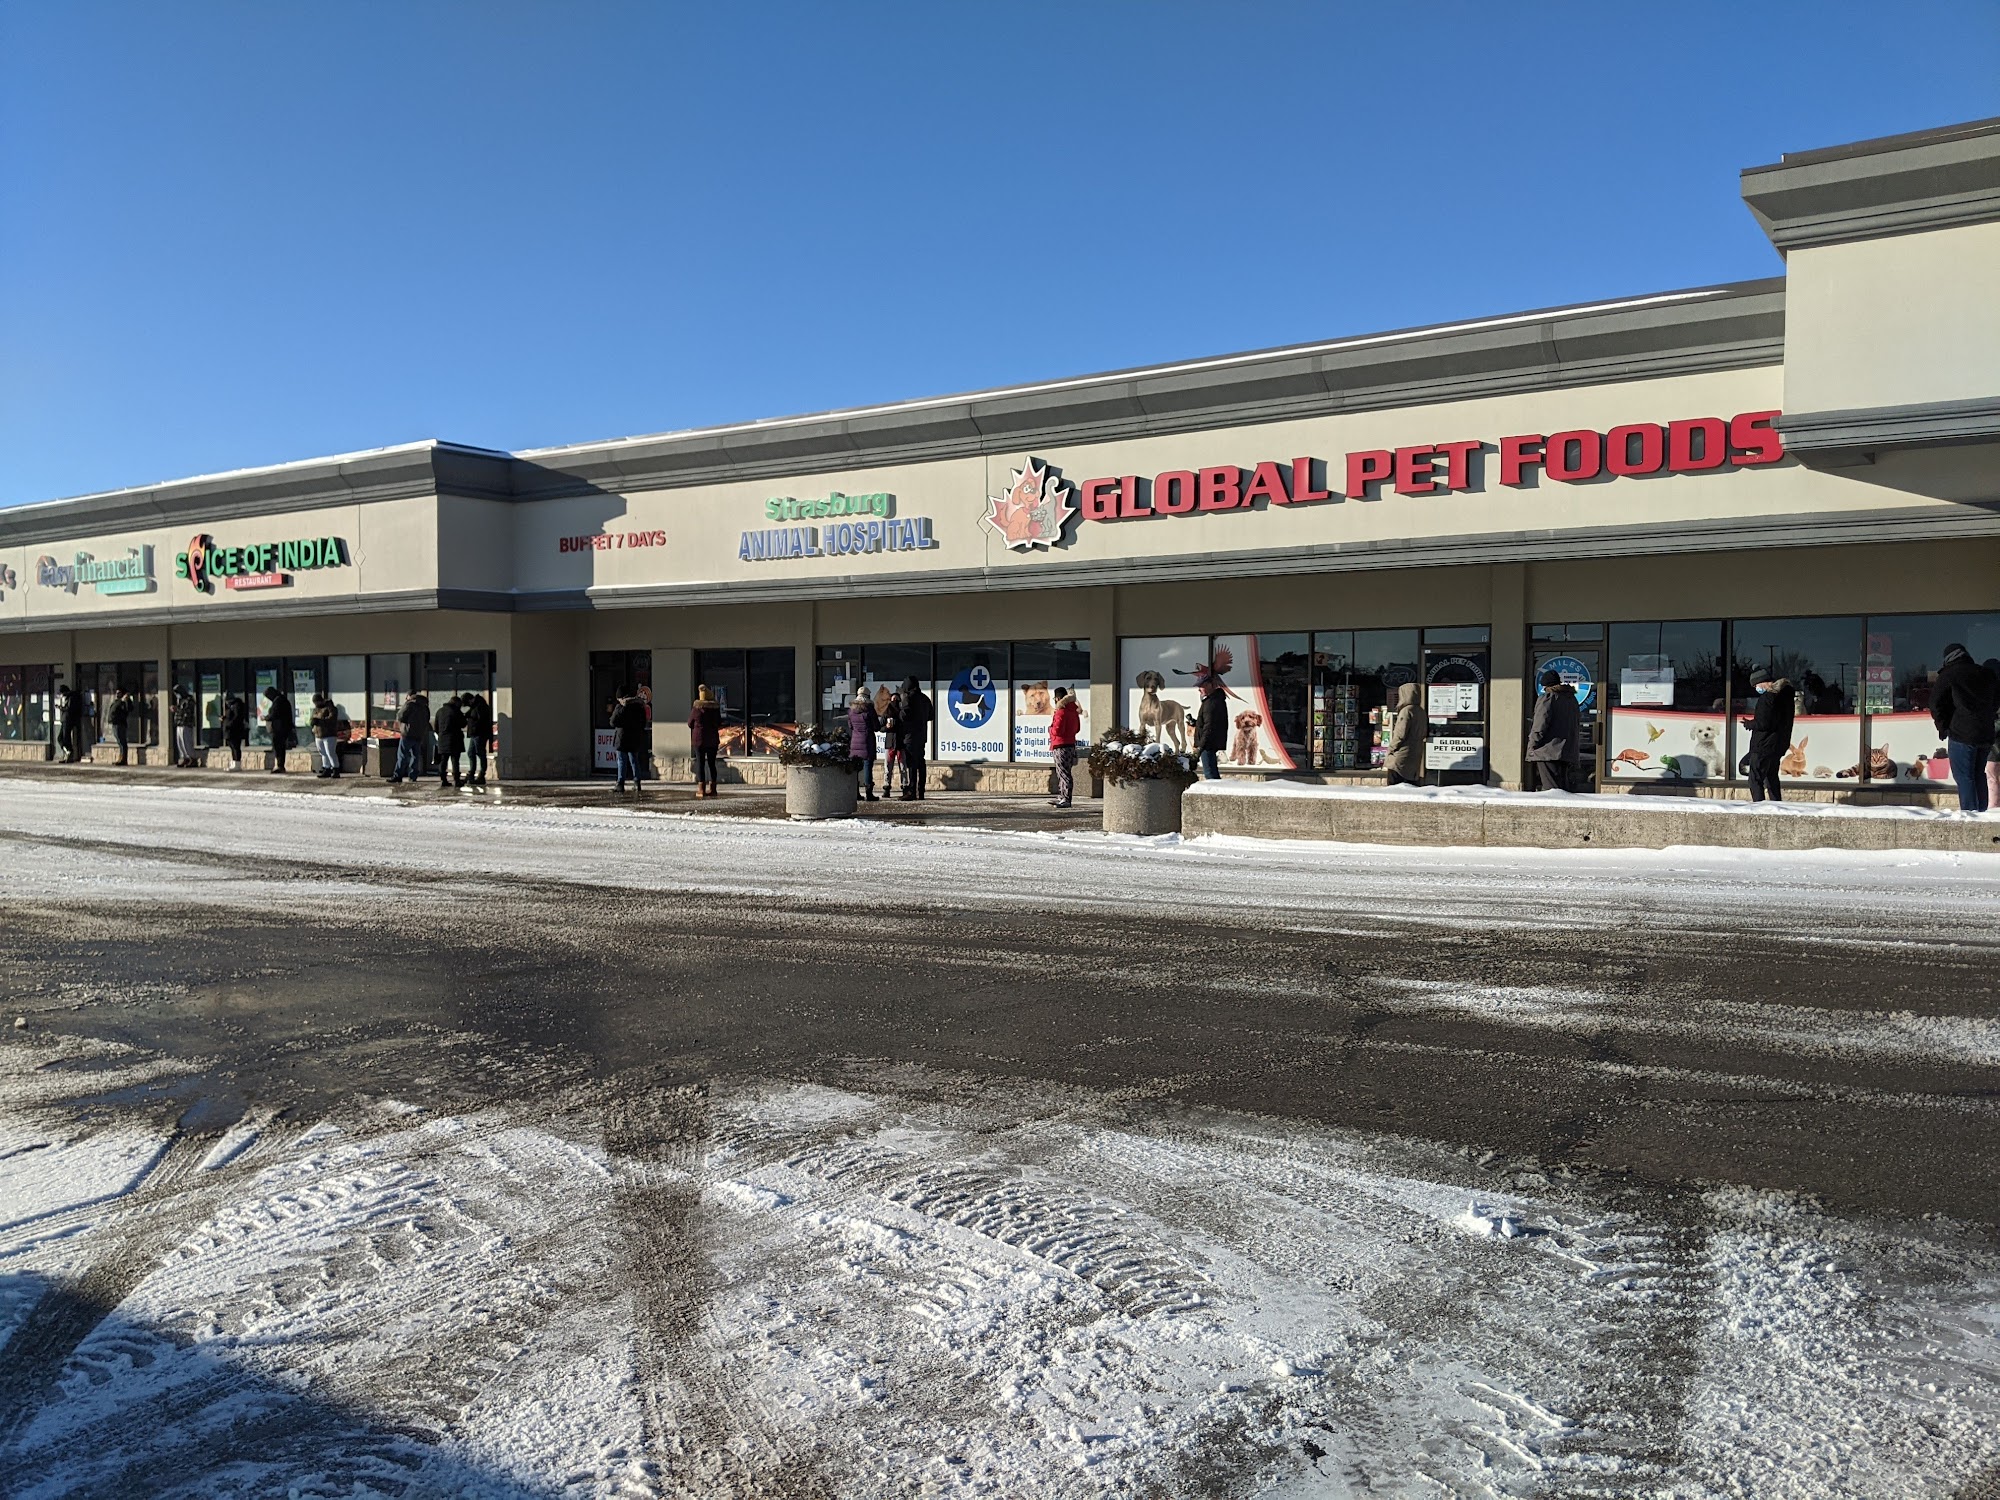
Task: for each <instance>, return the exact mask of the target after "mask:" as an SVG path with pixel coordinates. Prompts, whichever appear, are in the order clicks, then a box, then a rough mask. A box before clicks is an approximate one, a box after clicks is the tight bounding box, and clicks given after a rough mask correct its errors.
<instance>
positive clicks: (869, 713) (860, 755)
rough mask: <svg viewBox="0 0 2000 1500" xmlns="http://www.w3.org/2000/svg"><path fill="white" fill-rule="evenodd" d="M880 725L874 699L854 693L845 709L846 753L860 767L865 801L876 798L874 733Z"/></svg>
mask: <svg viewBox="0 0 2000 1500" xmlns="http://www.w3.org/2000/svg"><path fill="white" fill-rule="evenodd" d="M881 727H882V720H881V717H880V716H879V715H878V714H877V713H876V712H875V700H874V699H873V698H872V697H870V696H869V695H868V694H867V693H856V694H855V695H854V702H853V703H851V704H849V705H848V709H847V753H848V755H849V756H850V757H851V758H852V759H853V760H854V762H855V763H856V764H857V765H858V766H859V767H860V769H861V796H862V800H863V801H867V802H873V801H875V800H876V798H875V735H876V732H877V731H878V730H879V729H881ZM885 790H886V788H885Z"/></svg>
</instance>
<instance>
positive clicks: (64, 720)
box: [56, 684, 89, 765]
mask: <svg viewBox="0 0 2000 1500" xmlns="http://www.w3.org/2000/svg"><path fill="white" fill-rule="evenodd" d="M56 697H57V700H58V702H57V707H56V714H57V717H56V723H57V725H58V729H57V740H56V742H57V744H59V745H60V746H61V747H62V758H63V760H64V761H65V762H67V763H68V764H70V765H74V764H76V762H78V761H80V760H82V759H83V756H84V750H85V740H84V722H85V720H86V719H87V718H88V717H89V715H88V713H87V712H86V710H85V705H84V701H83V694H82V693H80V692H78V691H77V690H76V689H75V688H73V687H70V686H69V685H68V684H64V686H63V689H62V691H61V692H59V693H58V694H57V695H56Z"/></svg>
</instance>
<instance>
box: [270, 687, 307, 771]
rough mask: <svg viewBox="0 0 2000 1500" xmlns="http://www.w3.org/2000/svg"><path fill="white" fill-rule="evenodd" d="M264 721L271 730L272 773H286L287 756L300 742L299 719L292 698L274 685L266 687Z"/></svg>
mask: <svg viewBox="0 0 2000 1500" xmlns="http://www.w3.org/2000/svg"><path fill="white" fill-rule="evenodd" d="M264 723H265V726H266V727H267V728H269V729H270V731H271V774H272V775H273V776H282V775H284V774H285V756H286V755H288V754H289V753H290V752H291V748H292V746H294V745H296V744H297V743H298V742H299V720H298V716H297V715H296V714H295V713H293V712H292V700H291V699H289V698H287V697H286V696H285V695H284V694H283V693H281V692H279V691H278V690H277V689H276V688H274V687H267V688H265V689H264Z"/></svg>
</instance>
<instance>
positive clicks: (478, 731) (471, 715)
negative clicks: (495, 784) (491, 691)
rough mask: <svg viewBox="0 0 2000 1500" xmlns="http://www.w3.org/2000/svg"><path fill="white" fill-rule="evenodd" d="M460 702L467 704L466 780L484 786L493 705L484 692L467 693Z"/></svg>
mask: <svg viewBox="0 0 2000 1500" xmlns="http://www.w3.org/2000/svg"><path fill="white" fill-rule="evenodd" d="M459 702H460V703H461V704H463V705H464V706H465V782H466V785H467V786H476V787H482V788H483V787H484V786H485V785H486V765H487V760H488V750H489V748H490V747H491V745H492V743H493V705H492V704H491V703H488V702H487V701H486V695H485V694H483V693H467V694H465V696H464V697H462V698H460V699H459Z"/></svg>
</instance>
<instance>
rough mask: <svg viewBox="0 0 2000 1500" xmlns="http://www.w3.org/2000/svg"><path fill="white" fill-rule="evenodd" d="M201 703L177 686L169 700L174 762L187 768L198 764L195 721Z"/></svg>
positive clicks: (168, 710)
mask: <svg viewBox="0 0 2000 1500" xmlns="http://www.w3.org/2000/svg"><path fill="white" fill-rule="evenodd" d="M200 712H201V705H200V704H199V703H197V702H196V701H195V696H194V694H193V693H190V692H189V691H188V690H187V689H186V688H182V687H177V688H175V689H174V691H173V696H172V697H171V698H170V699H169V700H168V707H167V717H168V718H169V719H170V720H172V722H173V726H174V764H175V765H177V766H179V767H181V768H182V769H183V770H186V769H188V768H190V767H192V766H195V765H198V764H199V762H198V761H197V760H196V759H195V753H194V732H195V721H196V719H197V718H198V717H199V716H200Z"/></svg>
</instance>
